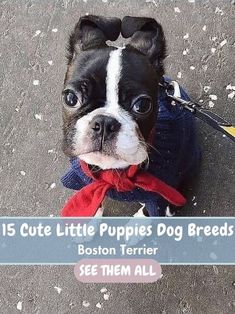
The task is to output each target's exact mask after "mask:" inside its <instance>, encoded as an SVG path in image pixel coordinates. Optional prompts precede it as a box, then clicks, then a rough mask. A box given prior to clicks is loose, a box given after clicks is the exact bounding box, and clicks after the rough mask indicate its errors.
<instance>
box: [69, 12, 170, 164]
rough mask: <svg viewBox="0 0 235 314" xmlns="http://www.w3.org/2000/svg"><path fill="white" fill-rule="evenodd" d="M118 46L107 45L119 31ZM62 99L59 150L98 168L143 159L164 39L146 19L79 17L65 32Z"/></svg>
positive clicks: (152, 121)
mask: <svg viewBox="0 0 235 314" xmlns="http://www.w3.org/2000/svg"><path fill="white" fill-rule="evenodd" d="M120 33H121V35H122V36H123V37H124V38H130V40H129V43H128V44H127V45H126V46H125V47H122V48H116V47H113V46H109V45H108V44H107V41H115V40H116V39H117V38H118V36H119V34H120ZM68 52H69V54H68V68H67V73H66V76H65V82H64V90H63V98H64V106H63V122H64V126H63V130H64V141H63V150H64V152H65V154H66V155H67V156H69V157H70V158H73V157H78V158H79V159H80V160H83V161H85V162H86V163H87V164H89V165H94V166H97V167H98V168H99V169H122V168H126V167H128V166H130V165H140V164H142V163H143V162H145V161H147V160H148V150H149V145H148V143H149V138H150V135H151V131H152V130H153V128H154V125H155V123H156V117H157V113H158V109H159V108H158V101H157V99H158V84H159V82H160V80H161V78H162V76H163V74H164V68H163V60H164V58H165V56H166V44H165V38H164V33H163V30H162V27H161V25H160V24H159V23H158V22H157V21H156V20H154V19H152V18H142V17H130V16H127V17H124V19H123V20H122V21H121V20H120V19H119V18H107V17H100V16H91V15H89V16H84V17H82V18H80V20H79V22H78V23H77V25H76V26H75V29H74V32H73V33H72V34H71V36H70V40H69V47H68Z"/></svg>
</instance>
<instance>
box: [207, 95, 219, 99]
mask: <svg viewBox="0 0 235 314" xmlns="http://www.w3.org/2000/svg"><path fill="white" fill-rule="evenodd" d="M209 98H210V99H211V100H217V99H218V97H217V95H209Z"/></svg>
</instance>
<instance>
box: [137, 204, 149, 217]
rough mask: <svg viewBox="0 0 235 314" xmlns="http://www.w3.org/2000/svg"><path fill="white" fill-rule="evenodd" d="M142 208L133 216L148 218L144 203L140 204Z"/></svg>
mask: <svg viewBox="0 0 235 314" xmlns="http://www.w3.org/2000/svg"><path fill="white" fill-rule="evenodd" d="M140 205H142V206H141V208H140V209H139V210H138V211H137V212H136V213H135V214H134V215H133V217H148V214H147V210H146V208H145V204H144V203H140Z"/></svg>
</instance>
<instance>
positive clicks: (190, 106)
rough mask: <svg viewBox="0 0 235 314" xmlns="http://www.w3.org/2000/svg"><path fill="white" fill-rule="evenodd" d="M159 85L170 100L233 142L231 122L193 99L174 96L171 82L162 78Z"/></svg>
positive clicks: (234, 133)
mask: <svg viewBox="0 0 235 314" xmlns="http://www.w3.org/2000/svg"><path fill="white" fill-rule="evenodd" d="M177 84H178V83H177ZM160 87H163V88H164V89H165V92H166V95H167V97H169V98H170V99H171V100H172V101H175V102H176V103H178V104H179V105H180V106H181V107H183V108H185V109H187V110H189V111H191V112H192V113H193V114H195V116H196V117H197V118H199V119H201V120H203V121H204V122H206V123H207V124H209V125H210V126H211V127H213V128H214V129H216V130H218V131H220V132H222V133H223V134H225V135H226V136H228V137H229V138H230V139H231V140H232V141H234V142H235V127H234V126H233V125H232V124H231V123H229V122H227V121H226V120H224V119H223V118H221V117H220V116H218V115H217V114H215V113H213V112H211V111H210V110H208V109H206V108H204V107H203V106H202V105H200V104H198V103H196V102H194V101H191V100H189V101H187V100H184V99H182V98H180V97H178V95H177V96H176V95H175V92H174V86H173V85H172V84H171V83H168V82H166V81H165V80H164V81H163V82H162V83H160Z"/></svg>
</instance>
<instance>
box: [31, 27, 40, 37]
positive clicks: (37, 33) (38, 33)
mask: <svg viewBox="0 0 235 314" xmlns="http://www.w3.org/2000/svg"><path fill="white" fill-rule="evenodd" d="M40 34H41V31H40V29H38V30H36V32H35V34H34V35H33V37H36V36H38V35H40Z"/></svg>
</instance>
